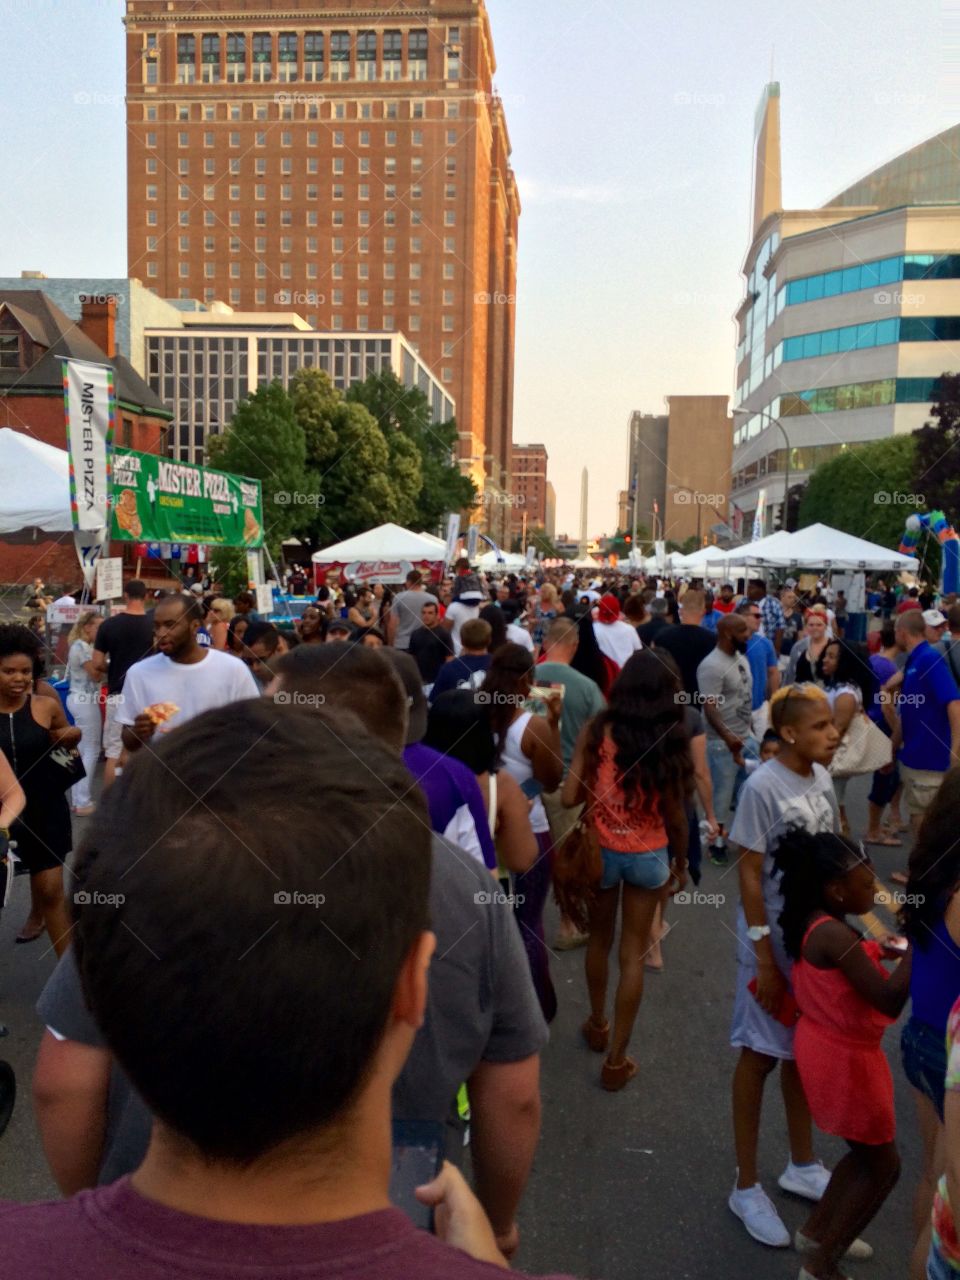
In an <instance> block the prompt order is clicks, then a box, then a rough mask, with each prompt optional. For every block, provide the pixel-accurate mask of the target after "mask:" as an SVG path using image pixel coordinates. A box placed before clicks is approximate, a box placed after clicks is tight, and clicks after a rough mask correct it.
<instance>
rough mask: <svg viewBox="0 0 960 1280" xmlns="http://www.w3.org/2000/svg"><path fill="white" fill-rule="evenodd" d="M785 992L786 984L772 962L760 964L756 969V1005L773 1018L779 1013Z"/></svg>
mask: <svg viewBox="0 0 960 1280" xmlns="http://www.w3.org/2000/svg"><path fill="white" fill-rule="evenodd" d="M786 992H787V982H786V979H785V978H784V976H783V974H782V973H781V972H780V970H779V969H778V968H777V966H776V965H775V964H773V963H772V962H771V963H770V964H763V963H761V964H760V965H759V966H758V967H757V1003H758V1004H759V1005H760V1006H761V1007H762V1008H763V1009H765V1010H766V1012H767V1013H769V1014H770V1017H771V1018H775V1017H776V1016H777V1014H778V1013H779V1012H780V1006H781V1004H782V1003H783V997H784V996H785V995H786Z"/></svg>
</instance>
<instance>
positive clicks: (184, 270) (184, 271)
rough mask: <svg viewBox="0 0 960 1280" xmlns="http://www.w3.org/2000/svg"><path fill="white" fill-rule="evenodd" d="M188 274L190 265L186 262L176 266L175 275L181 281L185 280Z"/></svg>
mask: <svg viewBox="0 0 960 1280" xmlns="http://www.w3.org/2000/svg"><path fill="white" fill-rule="evenodd" d="M189 274H190V265H189V263H187V262H180V263H178V264H177V275H178V276H179V277H180V279H181V280H185V279H186V278H187V277H188V276H189Z"/></svg>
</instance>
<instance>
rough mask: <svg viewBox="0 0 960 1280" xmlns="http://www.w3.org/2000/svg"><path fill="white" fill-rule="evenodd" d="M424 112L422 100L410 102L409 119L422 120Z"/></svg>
mask: <svg viewBox="0 0 960 1280" xmlns="http://www.w3.org/2000/svg"><path fill="white" fill-rule="evenodd" d="M425 114H426V109H425V106H424V104H423V103H422V102H411V103H410V119H411V120H422V119H423V118H424V116H425Z"/></svg>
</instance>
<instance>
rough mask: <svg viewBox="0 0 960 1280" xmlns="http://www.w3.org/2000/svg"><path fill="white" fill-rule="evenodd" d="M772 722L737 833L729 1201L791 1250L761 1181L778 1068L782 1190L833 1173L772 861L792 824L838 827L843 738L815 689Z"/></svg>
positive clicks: (757, 1233)
mask: <svg viewBox="0 0 960 1280" xmlns="http://www.w3.org/2000/svg"><path fill="white" fill-rule="evenodd" d="M770 718H771V722H772V726H773V729H774V730H775V732H776V733H777V734H779V736H780V742H781V746H780V754H779V756H777V758H776V759H773V760H768V761H767V762H766V764H763V765H761V766H760V768H759V769H757V770H756V772H755V773H753V774H752V775H751V776H750V777H749V778H748V780H747V782H746V783H745V784H744V786H743V789H742V790H741V792H740V798H739V800H738V802H737V814H736V818H735V820H734V823H733V826H732V828H731V830H730V840H731V842H732V843H733V844H735V845H736V846H737V847H738V849H739V855H740V856H739V864H738V870H739V873H740V907H739V909H738V912H737V987H736V997H735V1000H734V1009H733V1027H732V1030H731V1034H730V1041H731V1044H732V1045H733V1046H734V1048H737V1049H739V1050H740V1058H739V1060H738V1062H737V1069H736V1072H735V1073H734V1079H733V1113H734V1138H735V1143H736V1150H737V1183H736V1185H735V1187H734V1189H733V1192H732V1193H731V1195H730V1199H729V1202H728V1203H729V1206H730V1209H731V1210H732V1211H733V1213H734V1214H736V1216H737V1217H738V1218H740V1220H741V1221H742V1222H743V1224H744V1226H745V1227H746V1229H747V1231H748V1232H749V1234H750V1235H751V1236H752V1237H753V1238H754V1239H755V1240H759V1241H760V1242H761V1243H763V1244H766V1245H772V1246H775V1247H780V1248H785V1247H786V1246H787V1245H789V1243H790V1233H789V1232H788V1231H787V1229H786V1227H785V1226H784V1224H783V1222H782V1220H781V1219H780V1216H779V1214H778V1213H777V1211H776V1209H775V1208H774V1206H773V1202H772V1201H771V1200H770V1199H769V1197H768V1196H767V1194H766V1192H765V1191H764V1189H763V1187H762V1186H761V1185H760V1182H759V1180H758V1174H757V1142H758V1134H759V1128H760V1111H761V1106H762V1100H763V1089H764V1084H765V1082H766V1079H767V1077H768V1076H769V1075H770V1074H771V1073H772V1072H773V1071H774V1070H775V1069H776V1066H777V1064H778V1063H779V1064H780V1083H781V1088H782V1090H783V1098H784V1105H785V1107H786V1111H787V1121H788V1130H789V1134H790V1146H791V1151H790V1160H789V1163H788V1164H787V1167H786V1169H785V1170H784V1172H783V1173H782V1174H781V1176H780V1179H779V1183H780V1186H781V1187H782V1188H783V1189H784V1190H786V1191H790V1192H793V1194H795V1195H800V1196H803V1197H805V1198H806V1199H808V1200H819V1199H820V1198H821V1196H822V1195H823V1193H824V1191H825V1190H826V1186H827V1183H828V1181H829V1179H830V1175H829V1173H828V1171H827V1170H826V1169H824V1167H823V1165H822V1164H821V1163H820V1162H819V1161H817V1160H816V1159H815V1158H814V1155H813V1135H812V1124H811V1120H810V1111H809V1108H808V1107H807V1103H806V1098H805V1097H804V1093H803V1085H802V1084H801V1082H800V1076H799V1073H798V1071H797V1065H796V1062H795V1061H794V1057H793V1036H794V1024H795V1015H794V1008H795V1006H794V1005H793V1004H792V993H791V991H790V969H791V965H790V961H789V959H788V957H787V955H786V951H785V948H784V946H783V937H782V933H781V929H780V912H781V911H782V910H783V898H782V897H781V894H780V883H779V876H778V875H777V874H776V871H775V868H774V863H773V857H772V854H773V850H774V849H775V848H776V845H777V843H778V841H779V840H780V838H781V836H782V835H783V834H784V832H785V831H787V830H788V829H789V828H790V827H795V826H800V827H804V828H805V829H806V830H807V831H811V832H818V831H835V830H837V827H838V816H839V815H838V810H837V802H836V798H835V796H834V794H833V782H832V779H831V777H830V774H829V773H828V772H827V769H826V766H827V765H829V763H830V761H831V760H832V758H833V753H834V751H835V750H836V747H837V743H838V741H839V735H838V733H837V730H836V728H835V727H834V724H833V716H832V714H831V711H830V704H829V702H828V701H827V698H826V696H825V695H824V693H823V690H822V689H819V688H817V687H816V686H815V685H791V686H789V687H788V688H786V689H781V690H779V691H778V692H777V693H776V694H775V695H774V697H773V698H772V699H771V703H770ZM751 988H752V989H751ZM798 1247H799V1246H798Z"/></svg>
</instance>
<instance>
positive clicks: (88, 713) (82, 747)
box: [67, 693, 101, 809]
mask: <svg viewBox="0 0 960 1280" xmlns="http://www.w3.org/2000/svg"><path fill="white" fill-rule="evenodd" d="M67 710H68V711H69V712H70V714H71V715H72V716H73V718H74V720H75V721H76V725H77V728H78V729H79V730H80V732H81V733H82V734H83V737H82V738H81V739H80V741H79V743H78V744H77V748H78V750H79V752H80V759H81V760H82V761H83V767H84V768H85V769H86V771H87V776H86V777H85V778H81V780H80V781H79V782H78V783H77V785H76V786H75V787H71V788H70V803H71V804H72V805H73V807H74V808H75V809H84V808H86V806H87V805H88V804H90V803H91V796H90V786H91V784H92V782H93V775H94V772H95V770H96V767H97V761H98V760H99V759H100V735H101V722H100V708H99V706H98V705H97V695H96V694H92V693H91V694H85V693H80V694H75V693H68V694H67Z"/></svg>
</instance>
